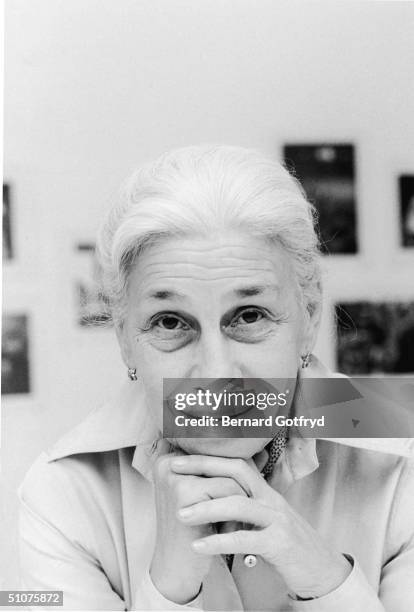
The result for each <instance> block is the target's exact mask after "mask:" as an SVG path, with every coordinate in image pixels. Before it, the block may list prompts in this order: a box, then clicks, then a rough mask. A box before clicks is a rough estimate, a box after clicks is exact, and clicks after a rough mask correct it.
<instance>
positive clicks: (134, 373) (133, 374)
mask: <svg viewBox="0 0 414 612" xmlns="http://www.w3.org/2000/svg"><path fill="white" fill-rule="evenodd" d="M128 378H129V380H134V381H135V380H138V376H137V369H136V368H128Z"/></svg>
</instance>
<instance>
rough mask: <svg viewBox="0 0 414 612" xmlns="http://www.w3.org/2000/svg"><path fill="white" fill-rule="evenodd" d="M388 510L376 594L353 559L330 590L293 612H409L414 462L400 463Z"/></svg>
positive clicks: (295, 604)
mask: <svg viewBox="0 0 414 612" xmlns="http://www.w3.org/2000/svg"><path fill="white" fill-rule="evenodd" d="M404 461H405V466H404V468H403V469H402V471H401V476H400V481H399V484H398V487H397V489H396V493H395V496H394V500H393V505H392V509H391V515H390V521H389V528H388V534H387V542H386V550H385V562H384V563H383V566H382V570H381V578H380V585H379V589H378V592H377V591H376V590H375V589H374V588H373V587H372V586H371V585H370V584H369V582H368V580H367V579H366V577H365V575H364V573H363V571H362V569H361V567H360V565H359V563H358V560H357V559H354V558H352V557H351V556H350V555H345V556H346V557H348V559H349V560H351V559H352V561H353V569H352V571H351V573H350V574H349V576H348V577H347V579H346V580H345V581H344V582H343V583H342V584H341V585H340V586H339V587H338V588H337V589H335V590H334V591H332V592H331V593H328V594H327V595H324V596H323V597H318V598H316V599H313V600H310V601H292V602H291V609H292V611H294V612H331V611H332V610H335V612H349V610H352V612H412V610H413V602H414V461H413V460H404Z"/></svg>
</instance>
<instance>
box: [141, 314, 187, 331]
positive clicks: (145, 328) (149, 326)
mask: <svg viewBox="0 0 414 612" xmlns="http://www.w3.org/2000/svg"><path fill="white" fill-rule="evenodd" d="M163 317H175V318H176V319H178V320H179V321H181V323H183V324H184V325H186V326H187V327H191V322H190V321H189V320H188V319H189V318H190V317H189V316H188V315H184V314H181V313H179V312H177V311H173V310H165V311H163V312H157V314H155V315H152V316H151V317H149V318H148V319H147V321H146V322H145V324H144V325H143V327H142V328H141V331H150V330H151V329H152V327H153V326H154V324H155V323H156V322H157V321H158V320H160V319H161V318H163ZM191 318H192V317H191Z"/></svg>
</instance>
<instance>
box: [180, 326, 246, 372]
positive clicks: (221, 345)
mask: <svg viewBox="0 0 414 612" xmlns="http://www.w3.org/2000/svg"><path fill="white" fill-rule="evenodd" d="M231 345H232V343H231V341H229V339H226V338H225V337H223V336H221V335H219V334H217V335H214V336H212V335H210V337H208V338H203V339H200V341H199V343H198V344H197V347H196V348H195V355H194V364H193V367H192V369H191V378H241V377H242V376H243V374H242V369H241V366H240V364H239V362H238V360H237V352H236V351H235V349H234V347H233V346H231Z"/></svg>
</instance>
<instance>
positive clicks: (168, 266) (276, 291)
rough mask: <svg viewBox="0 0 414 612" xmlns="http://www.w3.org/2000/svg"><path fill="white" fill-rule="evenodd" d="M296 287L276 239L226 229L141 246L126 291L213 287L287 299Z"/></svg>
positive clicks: (151, 294)
mask: <svg viewBox="0 0 414 612" xmlns="http://www.w3.org/2000/svg"><path fill="white" fill-rule="evenodd" d="M295 290H296V281H295V278H294V274H293V268H292V265H291V261H290V257H289V255H288V253H287V252H286V251H285V250H284V249H283V247H282V246H281V245H280V244H278V243H276V242H269V241H267V240H265V239H260V238H256V237H250V236H246V235H244V234H237V233H234V234H230V235H225V236H222V235H220V236H217V237H214V238H201V237H200V238H191V237H187V238H179V239H178V238H168V239H164V240H162V241H160V242H158V243H157V244H154V245H152V246H151V247H149V248H148V249H147V250H145V251H144V252H143V253H142V254H141V255H140V256H139V258H138V259H137V261H136V262H135V264H134V266H133V268H132V269H131V271H130V278H129V292H130V295H131V296H132V295H133V296H135V297H136V298H138V297H139V298H140V299H154V298H158V299H162V298H165V299H166V298H169V297H175V296H176V297H180V295H181V296H182V297H184V296H185V295H188V294H190V295H191V294H193V296H194V294H195V296H196V295H197V293H202V294H205V292H209V291H210V292H211V297H213V295H214V296H215V297H217V295H222V296H223V297H224V296H226V295H229V296H230V295H231V294H234V295H236V296H238V297H249V296H250V297H252V296H257V295H261V294H265V293H266V294H270V292H272V294H273V295H274V296H275V297H277V298H278V299H279V300H280V299H286V298H288V297H289V295H290V294H291V293H292V292H295Z"/></svg>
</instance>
